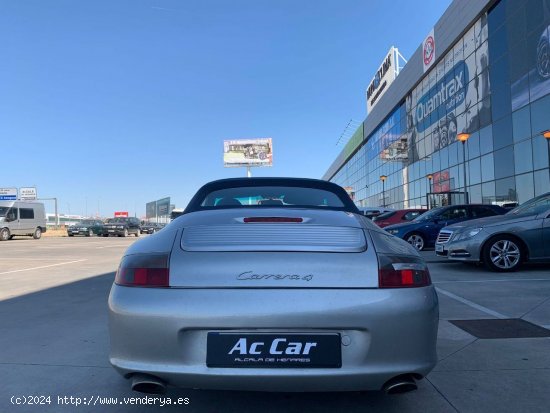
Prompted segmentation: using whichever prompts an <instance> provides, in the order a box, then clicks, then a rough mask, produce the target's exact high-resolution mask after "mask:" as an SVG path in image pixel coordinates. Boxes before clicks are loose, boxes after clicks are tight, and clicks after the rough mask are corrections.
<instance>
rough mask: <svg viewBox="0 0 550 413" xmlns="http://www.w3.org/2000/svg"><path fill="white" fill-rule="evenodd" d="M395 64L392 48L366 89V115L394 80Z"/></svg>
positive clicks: (395, 58)
mask: <svg viewBox="0 0 550 413" xmlns="http://www.w3.org/2000/svg"><path fill="white" fill-rule="evenodd" d="M396 64H397V57H396V49H395V47H393V46H392V47H391V48H390V51H389V52H388V54H387V55H386V57H385V58H384V61H383V62H382V64H381V65H380V67H379V68H378V70H377V71H376V74H375V75H374V77H373V78H372V80H371V81H370V83H369V86H368V88H367V113H370V111H371V110H372V108H373V107H374V105H375V104H376V103H377V102H378V100H379V99H380V97H382V95H383V94H384V93H385V92H386V90H388V88H389V87H390V85H391V84H392V82H393V81H394V80H395V77H396V70H397V67H396Z"/></svg>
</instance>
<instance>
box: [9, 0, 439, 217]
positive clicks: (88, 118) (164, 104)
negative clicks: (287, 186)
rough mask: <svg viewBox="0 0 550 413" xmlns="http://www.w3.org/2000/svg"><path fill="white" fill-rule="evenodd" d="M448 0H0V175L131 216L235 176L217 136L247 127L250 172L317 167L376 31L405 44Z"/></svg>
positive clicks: (360, 112) (366, 74)
mask: <svg viewBox="0 0 550 413" xmlns="http://www.w3.org/2000/svg"><path fill="white" fill-rule="evenodd" d="M449 4H450V1H449V0H422V1H410V0H394V1H392V2H381V1H370V0H332V1H325V0H323V1H318V0H315V1H314V0H308V1H305V0H271V1H266V0H247V1H242V0H233V1H229V0H225V1H221V0H215V1H214V0H197V1H183V0H181V1H176V0H126V1H115V0H90V1H73V0H24V1H22V0H0V39H2V40H1V42H0V57H1V63H0V142H1V145H2V149H1V150H0V154H1V155H2V164H3V167H2V169H1V172H0V187H25V186H36V187H37V190H38V195H39V196H41V197H57V198H58V199H59V208H60V212H63V213H69V212H70V213H72V214H84V213H85V212H87V213H88V214H92V213H96V212H97V211H98V208H99V212H100V213H101V215H103V216H112V214H113V212H114V211H121V210H122V211H124V210H126V211H129V212H130V214H131V215H134V213H137V215H138V216H141V215H143V214H144V213H145V203H146V202H149V201H153V200H156V199H160V198H163V197H167V196H169V197H171V199H172V203H175V204H176V206H177V207H185V205H186V204H187V202H188V201H189V199H190V197H191V196H192V195H193V194H194V192H195V191H196V190H197V189H198V188H199V187H200V186H201V185H202V184H204V183H206V182H208V181H211V180H214V179H219V178H228V177H235V176H245V174H246V171H245V169H244V168H224V167H223V159H222V156H223V140H224V139H240V138H258V137H271V138H273V148H274V155H273V163H274V166H273V167H271V168H254V169H253V170H252V173H253V176H299V177H311V178H320V177H322V175H323V174H324V173H325V172H326V170H327V169H328V167H329V166H330V164H331V163H332V161H333V160H334V159H335V158H336V156H337V155H338V153H339V152H340V151H341V149H342V147H343V146H342V145H340V146H336V142H337V140H338V138H339V136H340V135H341V134H342V132H343V130H344V128H345V126H346V124H347V123H348V121H349V120H350V119H353V120H354V121H355V122H356V123H359V122H361V121H362V120H364V118H365V116H366V103H365V89H366V87H367V85H368V83H369V82H370V80H371V78H372V76H373V75H374V73H375V71H376V70H377V68H378V66H379V65H380V63H381V62H382V59H383V58H384V57H385V55H386V53H387V51H388V50H389V48H390V46H392V45H395V46H396V47H398V48H399V50H400V51H401V53H402V54H403V55H404V56H405V58H408V57H410V56H411V55H412V53H413V52H414V51H415V50H416V48H417V47H418V46H419V45H420V43H421V41H422V40H423V38H424V37H425V36H426V34H427V33H428V32H429V31H430V29H431V28H432V27H433V25H434V24H435V23H436V21H437V19H438V18H439V17H440V16H441V15H442V14H443V12H444V11H445V9H446V8H447V7H448V5H449ZM47 210H48V212H53V205H50V204H48V206H47Z"/></svg>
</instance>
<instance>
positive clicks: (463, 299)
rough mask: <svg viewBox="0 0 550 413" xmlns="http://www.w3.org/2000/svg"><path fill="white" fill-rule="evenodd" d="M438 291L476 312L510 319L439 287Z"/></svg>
mask: <svg viewBox="0 0 550 413" xmlns="http://www.w3.org/2000/svg"><path fill="white" fill-rule="evenodd" d="M436 290H437V292H438V293H440V294H443V295H446V296H447V297H449V298H452V299H453V300H456V301H460V302H461V303H462V304H466V305H467V306H469V307H472V308H475V309H476V310H479V311H481V312H483V313H486V314H489V315H492V316H493V317H496V318H502V319H504V318H510V317H508V316H505V315H504V314H500V313H499V312H496V311H493V310H491V309H490V308H487V307H483V306H482V305H479V304H476V303H474V302H472V301H470V300H467V299H465V298H462V297H460V296H458V295H455V294H453V293H450V292H449V291H445V290H442V289H441V288H438V287H436Z"/></svg>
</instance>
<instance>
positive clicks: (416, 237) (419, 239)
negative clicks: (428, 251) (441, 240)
mask: <svg viewBox="0 0 550 413" xmlns="http://www.w3.org/2000/svg"><path fill="white" fill-rule="evenodd" d="M405 241H407V242H408V243H409V244H411V245H412V246H413V247H414V248H415V249H416V250H417V251H422V250H423V249H424V247H425V246H426V242H425V241H424V237H423V236H422V235H420V234H418V233H413V234H410V235H408V236H407V238H406V239H405Z"/></svg>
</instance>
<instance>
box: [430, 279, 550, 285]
mask: <svg viewBox="0 0 550 413" xmlns="http://www.w3.org/2000/svg"><path fill="white" fill-rule="evenodd" d="M510 281H550V278H506V279H502V280H457V281H434V282H433V283H434V284H452V283H500V282H510Z"/></svg>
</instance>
